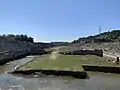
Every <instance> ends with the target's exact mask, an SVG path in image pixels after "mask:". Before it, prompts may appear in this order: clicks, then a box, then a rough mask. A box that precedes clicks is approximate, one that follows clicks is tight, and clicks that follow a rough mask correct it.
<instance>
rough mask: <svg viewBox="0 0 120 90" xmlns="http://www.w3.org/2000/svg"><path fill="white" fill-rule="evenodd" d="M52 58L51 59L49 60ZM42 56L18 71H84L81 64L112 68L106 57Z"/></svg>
mask: <svg viewBox="0 0 120 90" xmlns="http://www.w3.org/2000/svg"><path fill="white" fill-rule="evenodd" d="M51 57H52V58H51ZM53 57H54V56H51V55H50V54H48V55H42V56H39V57H38V58H36V59H35V60H34V61H32V62H29V63H27V64H25V65H23V66H22V67H21V68H20V69H25V70H26V69H30V68H31V69H42V70H67V71H84V70H83V68H82V64H91V65H102V66H114V64H113V63H111V62H108V61H107V60H108V58H107V57H98V56H94V55H60V54H58V55H57V56H55V57H54V58H53Z"/></svg>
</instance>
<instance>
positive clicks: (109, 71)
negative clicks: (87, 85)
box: [83, 65, 120, 74]
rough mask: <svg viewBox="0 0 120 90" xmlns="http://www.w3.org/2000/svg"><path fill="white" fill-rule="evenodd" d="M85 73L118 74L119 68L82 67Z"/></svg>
mask: <svg viewBox="0 0 120 90" xmlns="http://www.w3.org/2000/svg"><path fill="white" fill-rule="evenodd" d="M83 69H84V70H85V71H95V72H105V73H119V74H120V67H108V66H92V65H83Z"/></svg>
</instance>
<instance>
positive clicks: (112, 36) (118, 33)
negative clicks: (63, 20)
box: [72, 30, 120, 43]
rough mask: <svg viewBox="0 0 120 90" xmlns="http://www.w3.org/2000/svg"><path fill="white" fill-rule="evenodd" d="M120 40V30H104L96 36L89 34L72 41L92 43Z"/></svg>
mask: <svg viewBox="0 0 120 90" xmlns="http://www.w3.org/2000/svg"><path fill="white" fill-rule="evenodd" d="M116 41H120V30H113V31H111V32H109V31H108V32H104V33H101V34H98V35H94V36H88V37H83V38H79V39H77V40H74V41H73V42H72V43H81V42H84V43H91V42H95V43H96V42H116Z"/></svg>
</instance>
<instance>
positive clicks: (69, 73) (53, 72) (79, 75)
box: [11, 70, 88, 79]
mask: <svg viewBox="0 0 120 90" xmlns="http://www.w3.org/2000/svg"><path fill="white" fill-rule="evenodd" d="M36 72H40V73H42V74H45V75H56V76H72V77H75V78H81V79H85V78H87V77H88V75H87V73H86V72H84V71H81V72H80V71H57V70H18V71H14V72H11V73H12V74H24V75H29V74H35V73H36Z"/></svg>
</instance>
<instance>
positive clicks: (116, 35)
mask: <svg viewBox="0 0 120 90" xmlns="http://www.w3.org/2000/svg"><path fill="white" fill-rule="evenodd" d="M79 49H102V50H103V51H104V54H109V55H115V56H117V55H120V30H113V31H111V32H109V31H108V32H104V33H101V34H98V35H94V36H88V37H83V38H79V39H77V40H74V41H72V42H71V43H70V44H69V45H67V46H66V47H62V48H60V51H61V52H65V51H73V50H79Z"/></svg>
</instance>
